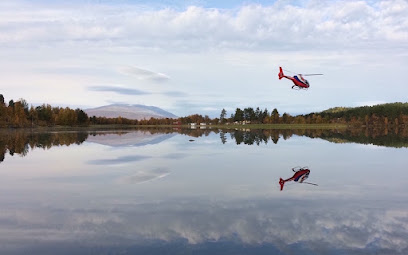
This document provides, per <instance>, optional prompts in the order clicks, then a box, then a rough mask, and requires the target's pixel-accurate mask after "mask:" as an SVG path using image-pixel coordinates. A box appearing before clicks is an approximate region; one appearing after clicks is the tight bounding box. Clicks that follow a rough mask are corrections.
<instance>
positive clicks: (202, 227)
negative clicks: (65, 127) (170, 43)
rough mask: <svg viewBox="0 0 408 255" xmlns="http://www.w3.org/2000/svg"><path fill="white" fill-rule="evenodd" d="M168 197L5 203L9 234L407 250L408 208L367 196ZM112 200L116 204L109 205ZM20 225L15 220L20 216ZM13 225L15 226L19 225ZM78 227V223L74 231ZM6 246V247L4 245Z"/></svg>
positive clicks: (43, 239) (16, 238) (100, 242)
mask: <svg viewBox="0 0 408 255" xmlns="http://www.w3.org/2000/svg"><path fill="white" fill-rule="evenodd" d="M323 204H325V206H324V207H322V206H321V205H322V201H313V200H306V201H298V200H289V201H288V200H279V199H275V200H257V201H242V200H239V201H233V202H232V201H229V202H214V201H167V202H162V203H152V204H143V205H134V206H129V205H127V206H117V207H115V208H114V209H103V208H93V209H91V210H83V209H79V210H75V209H74V210H73V209H68V208H58V209H50V208H45V209H35V208H30V209H28V210H27V209H24V210H23V209H19V210H11V209H8V210H3V211H2V213H1V214H0V229H1V230H0V233H1V239H2V240H3V241H5V240H7V241H10V242H14V243H15V242H17V243H18V246H20V247H24V246H25V247H26V248H29V246H30V245H31V244H30V243H26V242H25V241H26V240H27V239H30V240H32V241H34V240H35V242H38V243H43V244H44V245H47V244H48V243H52V242H54V241H58V240H64V242H65V243H70V242H73V243H75V242H78V241H81V242H84V243H88V245H89V244H92V245H97V246H102V247H104V246H109V245H113V244H116V245H121V246H126V245H133V246H134V248H135V247H137V246H140V247H142V246H143V245H145V244H146V243H151V244H152V247H153V246H154V243H155V242H158V241H161V242H165V243H166V244H167V245H170V244H171V243H177V242H179V241H180V240H185V242H186V244H188V245H193V246H194V245H198V246H197V247H205V246H206V245H207V246H208V244H209V243H211V242H221V243H222V242H232V243H235V244H236V245H252V246H254V247H256V246H262V245H267V244H268V245H272V246H273V247H276V248H277V249H278V250H280V251H281V252H284V253H290V254H304V252H305V251H310V252H314V253H318V254H321V253H323V254H332V253H335V252H340V251H342V252H345V253H347V254H357V253H358V254H372V253H373V252H376V251H382V252H384V254H405V252H406V251H408V221H407V219H408V210H407V208H406V207H401V206H400V207H398V208H395V207H394V209H387V206H384V207H378V206H377V205H376V204H375V203H372V202H366V203H363V204H362V203H360V202H359V201H325V202H324V203H323ZM109 208H111V207H110V206H109ZM17 223H18V225H19V226H20V227H19V228H18V229H16V228H13V227H12V226H13V225H15V224H17ZM11 230H12V231H11ZM73 230H75V231H73ZM0 250H1V248H0Z"/></svg>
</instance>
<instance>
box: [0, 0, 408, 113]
mask: <svg viewBox="0 0 408 255" xmlns="http://www.w3.org/2000/svg"><path fill="white" fill-rule="evenodd" d="M406 17H408V2H407V1H405V0H390V1H316V0H309V1H307V0H304V1H279V0H277V1H204V0H196V1H193V0H192V1H170V0H168V1H107V0H101V1H70V2H64V1H2V2H0V56H1V58H0V69H1V70H2V71H1V77H0V79H1V84H2V85H1V92H0V93H2V94H3V95H4V97H5V99H6V100H10V99H13V100H18V99H19V98H24V99H26V100H27V101H28V102H29V103H31V104H34V105H35V104H41V103H49V104H51V105H53V106H70V107H81V108H89V107H97V106H102V105H106V104H111V103H126V104H145V105H152V106H157V107H160V108H163V109H165V110H167V111H170V112H172V113H174V114H176V115H178V116H186V115H189V114H195V113H200V114H203V115H206V114H207V115H210V116H211V117H216V116H219V114H220V112H221V110H222V108H225V109H226V110H227V114H228V115H229V114H231V113H232V112H233V111H234V110H235V108H237V107H240V108H245V107H254V108H255V107H258V106H259V107H261V108H262V109H263V108H267V109H268V110H270V111H271V110H272V109H273V108H277V109H278V110H279V112H280V113H283V112H287V113H290V114H293V115H296V114H299V113H309V112H313V111H321V110H324V109H327V108H330V107H335V106H360V105H372V104H377V103H386V102H395V101H402V102H406V101H408V100H407V93H406V91H407V85H408V84H407V82H406V79H404V75H405V74H406V73H407V71H408V19H407V18H406ZM279 66H282V67H283V68H284V69H287V70H291V71H293V72H295V73H323V74H324V75H323V76H314V77H309V82H310V84H311V87H310V89H309V90H308V91H295V90H291V88H290V87H291V85H292V84H291V82H290V81H288V80H279V79H278V76H277V73H278V68H279Z"/></svg>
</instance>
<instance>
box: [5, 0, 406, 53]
mask: <svg viewBox="0 0 408 255" xmlns="http://www.w3.org/2000/svg"><path fill="white" fill-rule="evenodd" d="M307 3H309V2H307ZM91 10H92V11H91ZM1 14H3V15H2V16H1V17H2V18H0V24H1V25H2V26H1V27H2V28H1V30H3V32H6V33H1V36H0V42H1V43H13V44H16V43H17V44H20V43H27V42H48V41H55V40H56V41H61V42H64V41H75V40H79V41H84V40H96V41H106V43H111V42H114V43H115V44H116V45H117V44H118V43H119V44H120V45H128V44H129V43H130V44H133V45H139V46H148V45H150V46H151V45H153V46H156V47H160V48H175V49H178V50H182V51H183V50H187V49H188V50H192V49H194V48H195V47H197V46H198V47H199V48H200V49H210V48H212V47H238V48H242V47H243V48H247V49H257V48H261V49H275V48H284V46H285V44H295V45H302V47H313V45H314V44H318V46H319V45H320V46H321V45H324V46H325V47H329V48H334V47H338V46H339V45H342V46H343V47H346V48H353V47H355V44H357V45H359V47H362V45H361V43H362V42H366V43H370V42H372V41H373V40H375V41H382V42H391V43H396V44H397V43H401V42H403V41H404V40H406V39H407V38H408V22H407V21H406V18H405V17H407V16H408V3H407V2H405V1H398V0H395V1H383V2H379V3H374V4H370V2H363V1H348V2H344V1H336V2H323V3H320V4H316V5H314V4H313V2H310V3H309V4H306V5H305V6H295V5H290V4H285V5H284V4H283V3H282V2H277V3H275V4H274V5H271V6H262V5H244V6H242V7H240V8H238V9H232V10H228V9H215V8H213V9H212V8H202V7H197V6H190V7H188V8H186V9H184V10H181V11H180V10H176V9H171V8H166V9H159V10H152V9H146V8H142V6H138V5H115V4H114V3H112V4H105V5H104V4H92V5H90V6H89V5H88V6H87V5H82V4H79V3H77V4H76V5H71V6H68V7H67V6H66V5H64V6H58V5H52V6H50V7H47V8H44V7H43V8H41V7H35V6H33V5H31V4H28V3H22V4H21V5H16V6H15V7H13V6H11V7H10V5H7V11H3V12H2V13H1ZM361 40H362V41H361Z"/></svg>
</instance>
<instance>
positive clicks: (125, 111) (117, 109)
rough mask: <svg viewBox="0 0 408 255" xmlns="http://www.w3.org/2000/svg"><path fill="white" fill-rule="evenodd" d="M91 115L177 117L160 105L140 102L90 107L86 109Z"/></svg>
mask: <svg viewBox="0 0 408 255" xmlns="http://www.w3.org/2000/svg"><path fill="white" fill-rule="evenodd" d="M84 111H85V112H86V114H88V116H89V117H92V116H96V117H106V118H117V117H119V116H120V117H123V118H126V119H137V120H142V119H150V118H152V117H153V118H157V119H162V118H177V116H176V115H174V114H172V113H170V112H168V111H165V110H163V109H161V108H159V107H155V106H146V105H140V104H134V105H127V104H111V105H106V106H101V107H97V108H90V109H85V110H84Z"/></svg>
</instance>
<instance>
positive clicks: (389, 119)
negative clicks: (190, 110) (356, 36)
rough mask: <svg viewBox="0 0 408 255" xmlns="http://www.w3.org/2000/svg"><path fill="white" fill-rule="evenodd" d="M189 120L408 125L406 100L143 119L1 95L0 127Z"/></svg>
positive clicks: (151, 122)
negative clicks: (33, 103) (319, 109)
mask: <svg viewBox="0 0 408 255" xmlns="http://www.w3.org/2000/svg"><path fill="white" fill-rule="evenodd" d="M190 123H196V124H200V123H206V124H249V123H251V124H346V125H349V126H353V127H362V126H364V127H368V128H373V127H379V126H380V127H390V128H393V127H394V128H395V127H400V126H403V127H405V126H407V125H408V103H389V104H380V105H374V106H362V107H354V108H345V107H337V108H331V109H328V110H325V111H322V112H316V113H309V114H301V115H297V116H292V115H290V114H288V113H286V112H285V113H283V114H282V115H281V114H280V113H279V111H278V109H276V108H274V109H273V110H272V111H271V112H269V111H268V109H266V108H265V109H263V110H262V109H260V108H259V107H257V108H255V109H254V108H252V107H246V108H243V109H241V108H236V109H235V111H234V112H233V113H231V114H230V116H229V117H227V111H226V110H225V109H222V110H221V114H220V117H219V118H210V117H209V116H208V115H204V116H203V115H200V114H193V115H189V116H186V117H179V118H175V119H172V118H150V119H143V120H136V119H126V118H123V117H117V118H106V117H96V116H92V117H88V115H87V114H86V113H85V112H84V111H83V110H81V109H79V108H77V109H71V108H69V107H65V108H63V107H52V106H51V105H49V104H42V105H40V106H37V107H34V106H31V107H29V106H28V103H27V102H26V101H25V100H24V99H20V100H18V101H16V102H14V100H10V101H9V102H8V104H6V103H5V101H4V97H3V95H1V94H0V127H33V126H55V125H61V126H88V125H90V124H93V125H109V124H113V125H142V126H143V125H186V124H190Z"/></svg>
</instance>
